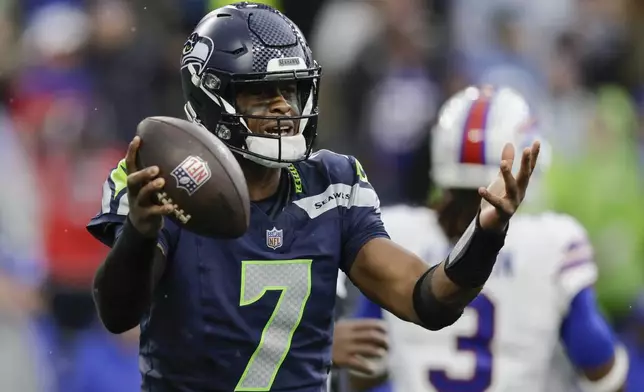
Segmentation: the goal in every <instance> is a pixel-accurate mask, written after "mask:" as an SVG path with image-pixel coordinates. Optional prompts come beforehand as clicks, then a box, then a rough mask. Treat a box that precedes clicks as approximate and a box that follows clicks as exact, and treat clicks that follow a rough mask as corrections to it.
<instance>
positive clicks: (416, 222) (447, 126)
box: [352, 87, 628, 392]
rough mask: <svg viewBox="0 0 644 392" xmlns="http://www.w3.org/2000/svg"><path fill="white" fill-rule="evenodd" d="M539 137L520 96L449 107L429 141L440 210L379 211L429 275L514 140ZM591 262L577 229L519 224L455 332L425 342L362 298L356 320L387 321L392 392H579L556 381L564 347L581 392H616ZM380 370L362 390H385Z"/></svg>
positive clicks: (460, 98)
mask: <svg viewBox="0 0 644 392" xmlns="http://www.w3.org/2000/svg"><path fill="white" fill-rule="evenodd" d="M536 131H537V129H536V127H535V126H534V119H533V118H532V116H531V114H530V109H529V107H528V105H527V103H526V101H525V100H524V99H523V97H521V96H520V95H518V94H517V93H516V92H514V91H513V90H510V89H507V88H500V89H497V90H493V89H491V88H487V87H485V88H475V87H470V88H467V89H465V90H463V91H461V92H459V93H457V94H456V95H454V96H453V97H452V98H450V99H449V100H448V101H447V102H446V103H445V104H444V106H443V107H442V109H441V111H440V113H439V117H438V122H437V125H436V127H435V128H434V130H433V134H432V139H433V144H432V160H433V162H432V171H431V178H432V181H433V182H434V183H435V184H436V186H437V187H438V188H439V189H440V190H441V192H440V194H439V195H438V196H437V197H436V198H435V199H434V200H433V203H434V205H433V207H434V209H429V208H425V207H408V206H393V207H391V208H385V209H383V212H382V220H383V222H384V224H385V227H386V228H387V231H388V232H389V234H390V236H391V238H392V240H394V241H397V242H398V243H399V244H401V245H402V246H404V247H406V248H407V249H409V250H410V251H412V252H414V253H415V254H417V255H418V256H419V257H421V258H423V259H424V260H426V261H427V262H428V263H433V262H435V260H440V258H441V257H442V256H443V255H445V254H447V253H449V251H450V248H451V247H452V246H453V245H454V244H455V243H456V242H457V241H458V239H459V237H460V236H461V235H462V234H463V233H464V232H465V231H466V229H467V227H468V225H469V223H470V220H471V218H472V217H473V216H475V215H476V213H477V210H478V208H479V200H480V198H479V195H478V193H477V191H476V190H477V188H478V187H479V186H481V185H484V184H486V183H487V181H489V180H490V179H491V178H494V176H495V175H496V171H497V167H496V166H495V165H494V164H492V162H493V160H492V159H493V157H494V156H496V155H498V153H499V152H500V151H501V150H502V149H503V144H504V143H505V142H506V141H507V140H513V141H514V143H516V144H517V145H521V144H523V143H525V142H526V141H530V140H534V139H535V138H538V137H539V136H538V135H537V134H536ZM544 146H545V145H544ZM545 151H547V149H544V152H545ZM544 158H547V156H543V157H542V158H541V159H540V165H539V166H537V174H536V175H535V177H536V179H538V171H539V170H540V169H542V168H545V165H544V163H545V162H547V159H545V160H544ZM531 190H533V188H531ZM580 202H583V200H580ZM528 204H530V203H528ZM528 208H529V207H528ZM457 246H458V245H457ZM592 253H593V250H592V247H591V245H590V244H589V242H588V238H587V237H586V233H585V231H584V229H583V227H582V226H581V225H580V224H579V223H578V222H577V221H576V220H575V219H574V218H572V217H570V216H566V215H562V214H557V213H553V212H547V213H540V214H530V215H528V214H519V215H518V216H515V217H514V218H513V219H512V224H511V225H510V228H509V231H508V234H507V239H506V242H505V246H504V247H503V249H502V250H501V252H500V253H499V256H498V259H497V262H496V265H495V267H494V269H493V272H492V275H491V277H490V279H489V281H488V282H487V284H486V286H485V287H484V288H483V290H482V292H481V293H480V294H479V295H478V297H476V299H474V300H473V301H472V302H471V303H470V304H469V306H468V307H467V308H466V310H465V313H464V315H463V317H461V319H460V320H458V321H457V322H456V323H455V324H454V325H452V326H451V327H450V328H446V329H444V330H442V331H438V332H435V333H427V331H425V330H423V329H422V328H417V327H416V326H414V325H412V324H408V323H403V322H400V321H399V320H397V319H396V318H395V317H391V314H390V313H388V312H382V311H381V310H380V307H379V306H378V305H376V304H374V303H373V302H371V301H369V300H368V299H366V298H361V299H360V302H359V305H358V313H359V317H384V318H385V319H386V321H387V324H388V331H389V347H390V351H389V353H388V357H389V358H388V362H389V366H388V368H389V376H390V378H391V382H392V384H393V387H394V388H393V390H394V391H396V392H399V391H404V392H442V391H454V392H482V391H488V392H502V391H503V392H515V391H521V392H532V391H534V392H537V391H539V392H543V391H557V392H566V391H570V390H571V389H568V387H573V386H574V384H578V383H576V382H575V383H567V379H566V376H567V374H565V373H562V372H560V371H559V370H560V369H552V368H553V365H555V366H556V367H560V365H562V366H563V367H561V368H562V369H563V368H564V367H565V365H566V363H565V362H557V361H558V358H560V353H561V351H562V350H561V346H563V349H564V350H563V352H565V354H566V356H567V357H568V360H569V361H570V362H571V363H572V364H573V365H574V367H575V368H576V370H577V371H578V372H580V373H581V374H582V375H583V376H581V377H580V378H581V380H579V381H580V384H581V386H582V387H583V388H584V390H585V391H590V392H615V391H618V390H620V388H622V387H623V383H624V380H625V376H626V373H627V369H628V360H627V356H626V354H625V352H624V349H623V348H622V347H621V346H619V345H617V344H616V340H615V338H614V337H613V333H612V332H611V329H610V327H609V326H608V325H607V323H606V321H605V320H604V319H603V318H602V316H601V315H600V313H599V311H598V309H597V304H596V302H595V295H594V293H593V289H592V285H593V283H594V282H595V279H596V278H597V268H596V265H595V264H594V263H593V260H592ZM383 313H384V314H383ZM376 358H378V357H376ZM376 358H374V359H372V360H371V362H372V365H373V366H374V368H373V370H374V371H372V372H371V373H370V374H369V373H368V374H362V377H361V376H360V374H358V373H354V376H355V377H352V382H353V383H354V384H355V386H356V387H358V389H365V388H367V387H372V386H373V385H377V384H379V383H381V382H383V381H384V380H385V379H386V378H387V374H385V373H383V372H381V374H377V372H376V371H375V370H376V369H375V367H376V365H378V364H379V363H380V364H382V362H384V361H383V360H377V359H376ZM383 368H384V370H385V371H386V370H387V367H383ZM551 370H554V371H555V372H556V373H552V372H551ZM571 373H572V372H571ZM365 376H366V377H365ZM577 378H578V377H577V376H575V381H577ZM555 381H556V382H555ZM554 384H556V385H554ZM574 390H576V388H575V389H574Z"/></svg>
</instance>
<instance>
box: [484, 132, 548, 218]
mask: <svg viewBox="0 0 644 392" xmlns="http://www.w3.org/2000/svg"><path fill="white" fill-rule="evenodd" d="M540 148H541V144H540V143H539V141H535V142H534V143H532V146H531V147H529V148H526V149H525V150H523V154H522V156H521V168H520V169H519V173H517V176H516V178H515V177H514V176H513V175H512V165H513V163H514V146H513V145H512V144H510V143H508V144H506V145H505V146H504V147H503V152H502V153H501V165H500V170H499V175H498V176H497V178H496V179H495V180H494V181H493V182H492V184H490V186H488V187H487V189H485V188H479V190H478V191H479V195H481V197H482V198H483V200H482V201H481V214H480V216H479V223H480V225H481V227H482V228H484V229H492V230H503V229H505V227H506V225H507V224H508V222H509V220H510V218H511V217H512V215H514V213H515V212H516V211H517V209H518V208H519V205H521V202H522V201H523V199H524V198H525V195H526V191H527V189H528V183H529V182H530V176H531V175H532V172H533V171H534V168H535V166H536V164H537V158H538V157H539V149H540Z"/></svg>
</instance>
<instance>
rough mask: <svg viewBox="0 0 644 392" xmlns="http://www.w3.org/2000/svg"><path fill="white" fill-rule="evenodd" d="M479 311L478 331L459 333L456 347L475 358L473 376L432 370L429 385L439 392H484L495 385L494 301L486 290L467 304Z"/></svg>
mask: <svg viewBox="0 0 644 392" xmlns="http://www.w3.org/2000/svg"><path fill="white" fill-rule="evenodd" d="M468 309H470V311H472V310H473V311H475V312H476V318H477V322H476V332H475V333H474V334H473V335H471V336H458V337H456V342H454V347H455V348H456V350H458V351H459V352H469V353H471V354H474V356H475V358H476V362H475V365H474V366H475V367H474V369H473V370H472V374H473V375H472V377H470V378H466V379H465V378H452V377H450V376H449V374H448V373H447V372H446V371H445V370H444V369H430V370H429V372H428V375H427V377H428V381H429V384H430V385H432V387H433V388H434V389H435V390H436V391H437V392H485V391H487V390H488V388H489V387H490V386H491V385H492V371H493V366H494V359H493V357H492V339H493V338H494V332H495V331H494V325H495V320H494V319H495V309H494V303H493V302H492V301H491V300H490V299H489V298H488V297H487V296H486V295H485V294H483V293H481V294H479V295H478V297H476V299H475V300H474V301H472V303H470V305H469V306H468Z"/></svg>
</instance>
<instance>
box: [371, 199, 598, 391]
mask: <svg viewBox="0 0 644 392" xmlns="http://www.w3.org/2000/svg"><path fill="white" fill-rule="evenodd" d="M382 219H383V221H384V224H385V227H386V228H387V230H388V232H389V234H390V236H391V238H392V239H393V240H394V241H396V242H397V243H399V244H400V245H402V246H404V247H406V248H407V249H408V250H410V251H412V252H414V253H416V254H417V255H418V256H419V257H421V258H422V259H423V260H425V261H427V262H428V263H437V262H440V261H442V260H444V259H445V257H446V256H447V254H448V253H449V251H450V244H449V242H448V240H447V238H446V237H445V235H444V234H443V232H442V230H441V229H440V227H439V225H438V220H437V217H436V215H435V213H434V212H433V211H432V210H430V209H427V208H422V207H407V206H396V207H390V208H383V210H382ZM596 278H597V269H596V266H595V264H594V263H593V262H592V248H591V246H590V244H589V243H588V241H587V238H586V233H585V231H584V229H583V228H582V227H581V225H580V224H579V223H577V221H575V220H574V219H573V218H571V217H569V216H566V215H560V214H554V213H545V214H540V215H525V216H522V215H517V216H514V217H513V218H512V221H511V223H510V228H509V231H508V235H507V238H506V241H505V246H504V248H503V249H502V251H501V252H500V254H499V259H498V260H497V263H496V265H495V269H494V271H493V273H492V276H491V277H490V279H489V280H488V282H487V284H486V285H485V287H484V289H483V291H482V292H481V295H479V296H478V297H477V298H476V299H475V300H474V301H473V302H472V303H471V304H470V306H468V308H467V309H466V310H465V312H464V314H463V316H462V317H461V318H460V319H459V320H458V321H457V322H456V323H455V324H454V325H452V326H450V327H448V328H445V329H443V330H441V331H435V332H432V331H427V330H425V329H423V328H421V327H419V326H417V325H414V324H411V323H407V322H404V321H401V320H399V319H398V318H396V317H395V316H393V315H391V314H389V313H387V312H385V314H384V317H385V318H386V319H387V320H388V323H389V332H390V339H391V340H390V355H389V362H390V372H391V373H390V375H391V381H392V383H393V385H394V391H396V392H484V391H486V392H516V391H521V392H545V391H548V392H549V391H553V390H554V389H552V387H553V385H552V383H551V382H550V383H548V382H549V381H548V380H549V379H551V378H552V377H551V376H552V375H551V371H552V363H553V361H554V360H555V357H556V355H555V353H556V352H557V349H558V345H559V327H560V325H561V322H562V320H563V318H564V317H565V315H566V314H567V311H568V307H569V304H570V302H571V300H572V299H573V298H574V297H575V295H576V294H577V293H578V292H579V291H581V290H582V289H584V288H585V287H588V286H590V285H592V284H593V283H594V282H595V280H596ZM556 390H557V391H561V392H563V391H564V390H565V391H567V390H568V389H567V388H566V389H563V386H562V387H561V388H556Z"/></svg>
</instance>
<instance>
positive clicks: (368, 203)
mask: <svg viewBox="0 0 644 392" xmlns="http://www.w3.org/2000/svg"><path fill="white" fill-rule="evenodd" d="M348 158H349V161H350V162H351V170H352V171H353V178H354V182H353V185H352V186H351V190H350V192H349V195H348V199H347V202H346V210H345V211H344V215H343V220H342V260H343V261H342V265H341V266H340V268H341V269H342V270H343V271H344V272H345V273H346V272H348V271H349V270H350V269H351V265H352V264H353V261H354V260H355V258H356V256H357V255H358V252H359V251H360V249H361V248H362V247H363V246H364V245H365V244H366V243H367V242H369V241H370V240H372V239H374V238H380V237H384V238H389V235H388V234H387V231H386V230H385V226H384V224H383V223H382V220H381V219H380V200H379V199H378V195H377V194H376V191H375V190H374V189H373V187H372V186H371V184H369V181H368V180H367V176H366V174H365V172H364V170H363V169H362V165H360V162H358V160H357V159H355V158H353V157H348Z"/></svg>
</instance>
